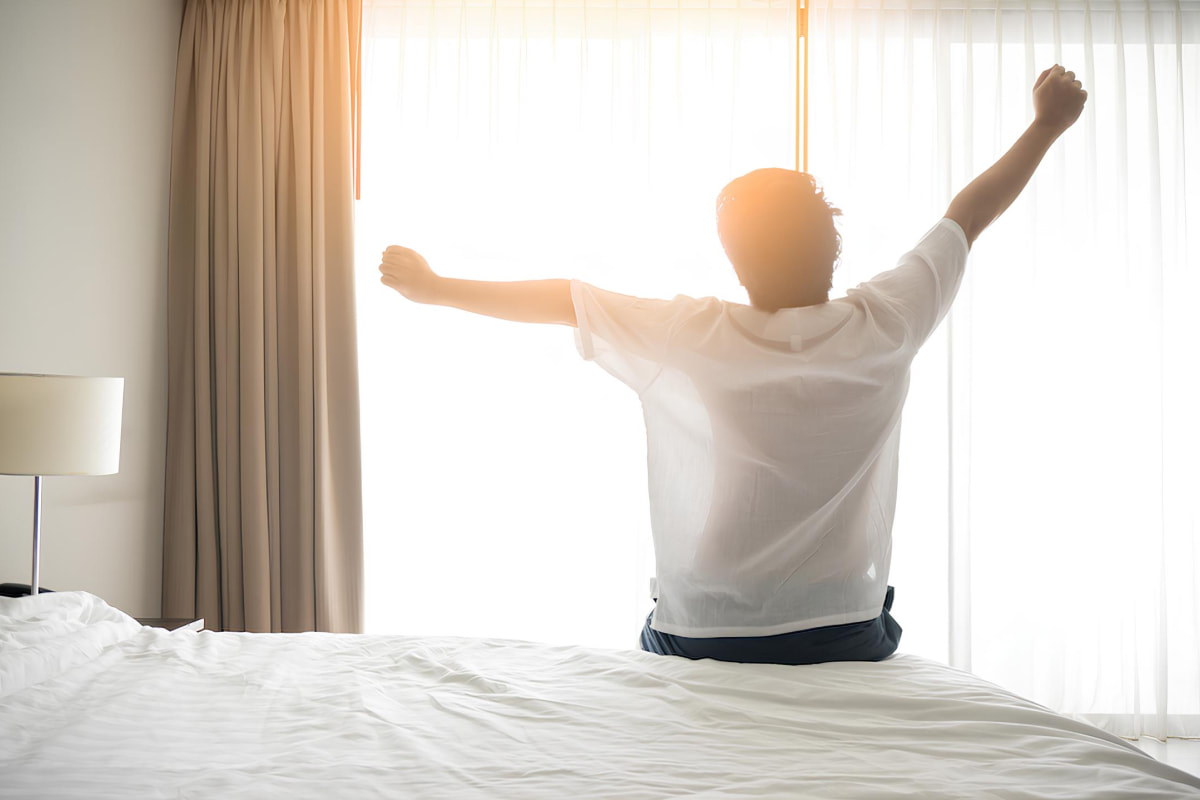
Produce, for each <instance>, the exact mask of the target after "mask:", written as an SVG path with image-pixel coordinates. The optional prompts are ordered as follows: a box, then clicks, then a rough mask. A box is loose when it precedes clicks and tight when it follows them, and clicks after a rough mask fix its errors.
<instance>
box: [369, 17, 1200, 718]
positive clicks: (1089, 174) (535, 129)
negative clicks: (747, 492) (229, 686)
mask: <svg viewBox="0 0 1200 800" xmlns="http://www.w3.org/2000/svg"><path fill="white" fill-rule="evenodd" d="M1196 9H1197V6H1196V5H1195V4H1194V3H1189V4H1178V3H1168V4H1162V5H1160V4H1157V3H1156V4H1154V5H1153V6H1146V5H1145V4H1144V3H1143V4H1129V3H1124V4H1122V5H1121V6H1120V11H1119V12H1118V10H1117V6H1116V5H1115V4H1114V3H1111V2H1099V0H1097V2H1092V3H1091V4H1090V5H1083V4H1078V3H1071V2H1068V1H1067V0H1059V2H1058V3H1057V5H1053V4H1052V5H1036V6H1030V5H1027V4H1025V3H1018V4H1011V3H1003V4H1001V5H1000V6H999V7H997V6H996V5H995V4H989V5H987V6H985V5H983V4H982V3H975V4H974V5H973V6H970V7H967V6H964V5H962V4H961V3H960V4H958V5H955V4H953V3H951V2H945V1H943V2H941V3H937V4H935V3H929V2H922V1H921V0H911V2H894V0H875V2H866V0H863V1H862V2H858V3H855V2H853V1H852V0H847V2H842V0H838V1H837V2H830V0H817V2H816V3H815V4H814V6H813V12H812V20H811V39H810V42H811V46H810V60H811V77H810V87H811V91H812V99H811V123H810V126H811V127H810V159H811V160H810V169H811V171H812V172H814V173H815V174H816V175H817V176H818V177H819V178H820V179H822V180H823V181H824V183H825V184H826V188H827V189H828V192H829V194H830V196H831V197H832V199H833V200H834V201H835V202H837V203H839V204H840V205H842V207H843V208H844V209H845V211H846V216H845V218H844V221H843V225H842V229H843V233H844V236H845V240H846V248H845V255H844V259H843V263H842V265H841V266H840V267H839V271H838V273H837V276H836V278H835V291H839V290H844V289H846V288H848V287H849V286H851V285H853V284H854V283H856V282H858V281H859V280H862V279H864V278H866V277H869V276H870V275H872V274H874V273H876V272H878V271H880V270H883V269H886V268H888V267H889V266H891V264H892V263H893V261H894V260H895V258H896V256H897V255H899V254H900V253H902V252H903V251H904V250H905V249H907V248H908V247H909V246H910V245H911V244H912V243H913V242H915V241H916V239H917V238H918V237H919V236H920V235H921V233H923V232H924V230H925V229H926V228H927V227H928V226H929V225H930V224H932V222H933V221H935V220H936V219H937V217H938V216H939V215H940V214H941V213H942V212H943V211H944V209H945V207H946V205H947V204H948V202H949V200H950V198H951V197H952V195H953V193H954V192H955V191H956V190H957V189H958V188H960V187H961V186H963V185H964V184H965V183H966V182H967V181H968V180H969V179H970V178H971V177H972V176H974V175H975V174H976V173H977V172H979V171H980V170H982V169H983V168H985V167H986V166H987V165H988V164H990V163H991V162H992V160H994V158H996V157H997V156H998V155H999V154H1000V153H1001V152H1003V150H1004V149H1005V148H1006V147H1007V146H1008V144H1010V143H1011V141H1012V140H1013V139H1014V138H1015V137H1016V135H1017V134H1018V133H1019V131H1020V130H1021V129H1022V128H1023V126H1024V125H1025V124H1027V122H1028V121H1029V119H1030V115H1031V108H1030V104H1029V88H1030V87H1031V86H1032V83H1033V80H1034V79H1035V78H1036V76H1037V74H1038V72H1039V71H1040V70H1041V69H1042V68H1044V67H1045V66H1048V65H1050V64H1051V63H1054V62H1055V61H1058V62H1061V63H1065V64H1067V65H1069V66H1070V67H1071V68H1073V69H1074V70H1075V71H1076V72H1077V73H1078V74H1079V75H1080V76H1081V78H1082V80H1083V81H1084V82H1085V84H1086V85H1087V87H1088V89H1089V91H1090V92H1091V94H1092V97H1091V100H1090V102H1089V105H1088V108H1087V110H1086V111H1085V113H1084V116H1083V118H1082V119H1081V120H1080V122H1079V124H1078V125H1077V126H1076V127H1075V128H1073V129H1072V130H1071V131H1070V132H1069V133H1068V134H1067V136H1066V137H1065V138H1064V139H1063V140H1062V142H1060V143H1059V144H1058V145H1057V146H1056V148H1055V150H1054V151H1053V153H1052V154H1051V155H1050V157H1049V158H1048V160H1047V163H1046V164H1045V165H1044V166H1043V168H1042V170H1041V171H1040V173H1039V174H1038V176H1037V177H1036V178H1035V180H1034V183H1033V185H1032V186H1031V188H1030V190H1029V191H1028V192H1027V194H1026V195H1025V196H1024V197H1023V198H1022V199H1021V200H1019V201H1018V203H1017V205H1016V206H1015V207H1014V208H1013V209H1012V210H1011V211H1010V212H1009V213H1008V215H1006V216H1005V217H1004V218H1003V219H1002V220H1001V221H1000V222H998V223H997V224H996V225H995V226H993V228H992V229H990V230H989V231H987V233H985V234H984V236H983V237H982V238H981V239H980V241H979V242H978V243H977V245H976V248H975V252H974V254H973V256H972V259H971V262H970V275H969V277H968V280H967V283H966V285H965V286H964V288H963V291H962V296H961V298H960V299H959V301H958V305H957V307H956V310H955V311H954V312H953V314H952V316H951V318H950V319H949V320H948V321H947V323H946V324H945V325H944V326H943V328H942V329H941V331H940V333H939V336H938V337H937V338H936V339H935V340H934V341H933V342H931V343H930V345H929V346H928V347H927V349H926V351H925V352H923V353H922V355H921V356H920V357H919V358H918V361H917V363H916V364H915V366H914V380H913V385H912V391H911V395H910V399H909V403H908V407H907V409H906V411H905V422H904V425H905V432H904V440H903V445H902V448H903V452H902V464H903V467H902V470H901V478H900V481H901V492H900V500H899V507H898V510H897V518H896V528H895V534H896V535H895V538H896V543H895V549H894V560H893V573H892V582H893V583H894V584H895V585H896V586H897V600H896V608H895V610H896V614H897V616H898V617H899V619H900V620H901V622H902V624H904V626H905V633H904V640H903V642H902V645H901V648H902V650H904V651H907V652H914V653H919V654H922V655H926V656H930V657H933V658H937V659H942V660H947V661H949V662H950V663H954V664H956V665H959V666H962V667H964V668H968V669H971V670H973V671H975V672H977V673H978V674H980V675H983V676H984V677H987V678H990V679H993V680H995V681H997V682H998V683H1001V684H1002V685H1005V686H1007V687H1010V688H1012V689H1014V690H1016V691H1019V692H1021V693H1023V694H1026V695H1029V696H1032V697H1034V698H1035V699H1038V700H1040V701H1042V702H1044V703H1046V704H1047V705H1050V706H1052V707H1054V708H1057V709H1060V710H1064V711H1067V712H1070V713H1076V714H1085V715H1089V716H1090V717H1091V718H1092V719H1094V720H1096V721H1099V722H1101V723H1102V724H1104V725H1106V726H1107V727H1109V728H1111V729H1112V730H1115V731H1117V732H1119V733H1122V734H1125V735H1135V734H1139V733H1151V734H1154V735H1159V736H1161V735H1166V734H1168V733H1170V734H1174V735H1180V734H1184V733H1189V734H1191V735H1197V734H1200V727H1198V726H1197V722H1198V721H1200V697H1198V694H1200V658H1198V654H1200V620H1198V618H1197V609H1198V608H1200V584H1198V583H1197V580H1198V576H1200V552H1198V548H1197V532H1196V517H1197V499H1196V495H1197V490H1196V487H1197V486H1200V457H1198V456H1197V453H1198V452H1200V423H1198V422H1197V417H1196V414H1195V411H1194V410H1195V409H1196V408H1200V396H1198V394H1200V378H1198V375H1197V364H1198V363H1200V358H1198V357H1197V353H1196V350H1197V345H1198V344H1200V330H1198V323H1197V321H1196V318H1195V317H1192V316H1190V315H1189V310H1190V307H1191V306H1192V304H1193V303H1194V302H1195V300H1194V298H1195V297H1196V296H1197V289H1198V288H1200V287H1198V286H1197V282H1198V280H1200V279H1198V277H1197V267H1196V242H1197V241H1200V235H1198V234H1200V231H1198V230H1197V225H1198V223H1197V214H1196V212H1195V209H1196V208H1197V207H1198V206H1197V204H1198V203H1200V197H1197V193H1198V191H1200V190H1198V188H1197V187H1200V178H1198V176H1197V175H1196V170H1197V169H1198V167H1197V163H1198V161H1200V158H1198V157H1197V156H1196V154H1195V150H1194V142H1195V141H1196V133H1195V132H1196V131H1197V130H1200V128H1198V127H1197V124H1198V123H1200V120H1197V118H1196V114H1197V108H1196V93H1195V87H1196V86H1200V65H1198V61H1197V42H1198V41H1200V30H1198V27H1197V26H1198V22H1197V11H1196ZM791 14H792V12H791V10H790V9H789V8H788V5H787V4H786V3H785V2H783V1H782V0H781V2H778V3H770V2H752V0H741V2H738V0H718V1H717V2H712V3H710V2H707V0H705V1H704V2H703V3H697V2H695V0H691V2H686V3H679V2H674V0H672V1H671V2H660V1H657V0H651V2H649V3H647V2H639V3H628V2H624V1H623V0H588V1H587V2H583V1H582V0H574V1H572V2H566V1H565V0H540V2H535V1H531V0H526V2H520V0H495V1H494V2H493V1H492V0H484V1H483V2H477V1H476V0H471V1H470V2H463V1H462V0H418V1H417V2H411V3H408V2H397V1H396V0H387V1H384V0H375V2H371V0H367V3H366V9H365V17H364V19H365V24H364V39H365V44H366V62H365V64H364V78H363V80H364V86H363V94H364V120H363V163H364V171H363V197H362V200H361V201H360V202H359V204H358V207H357V223H356V224H357V235H358V252H359V254H360V264H359V282H360V285H359V324H360V338H359V340H360V360H361V368H360V372H361V380H362V389H361V395H362V403H363V418H362V419H363V431H364V442H363V452H364V494H365V528H366V537H367V538H366V552H367V565H366V578H367V626H368V630H372V631H395V632H406V633H441V634H463V635H487V636H502V637H503V636H511V637H521V638H530V639H540V640H543V641H557V642H580V643H585V644H592V645H601V646H616V647H624V646H631V645H632V644H633V643H634V641H635V636H636V632H637V630H638V627H639V626H640V624H641V621H642V619H643V618H644V616H645V614H646V613H647V611H648V610H649V601H648V597H647V592H646V581H647V578H648V577H649V575H650V574H652V572H653V556H652V553H651V552H650V549H649V531H648V521H647V520H648V514H647V507H646V499H645V498H646V489H645V462H644V459H645V449H644V438H643V431H642V426H641V416H640V412H639V409H638V406H637V402H636V398H635V397H634V396H633V395H632V393H630V392H629V391H628V390H627V389H625V388H624V387H622V386H620V385H619V384H617V383H616V382H615V381H613V380H612V379H611V378H609V377H608V376H607V375H605V374H603V373H602V372H601V371H600V370H599V369H597V368H596V367H595V366H594V365H590V364H586V363H584V362H582V361H581V360H580V359H579V358H578V356H577V355H576V353H575V351H574V347H573V343H572V339H571V334H570V331H569V330H567V329H565V328H547V327H537V326H531V327H522V326H519V325H514V324H510V323H503V322H498V321H494V320H489V319H483V318H476V317H471V316H469V315H465V314H462V313H461V312H455V311H452V310H447V309H438V308H427V307H420V306H413V305H409V304H407V303H405V302H404V301H402V300H401V299H400V298H399V297H398V296H396V295H394V293H391V292H389V291H385V290H384V289H383V288H382V287H381V286H380V285H379V284H378V280H377V273H376V271H375V266H376V264H377V263H378V258H377V255H378V253H379V252H380V251H381V250H382V249H383V247H384V246H386V245H387V244H390V243H400V244H405V245H408V246H412V247H415V248H417V249H418V250H420V251H421V252H423V253H424V254H425V255H426V256H427V257H428V258H429V259H430V262H431V263H432V264H433V266H434V268H435V269H439V270H441V271H443V272H445V273H446V274H450V275H455V276H459V277H474V278H485V279H499V280H507V279H523V278H536V277H578V278H581V279H584V280H588V281H591V282H594V283H596V284H599V285H601V286H604V287H606V288H610V289H614V290H617V291H623V292H627V293H631V294H642V295H647V296H660V297H663V296H665V297H669V296H671V295H673V294H675V293H677V292H682V293H688V294H693V295H706V294H713V295H717V296H720V297H725V298H728V299H734V300H743V299H744V296H743V295H742V293H741V290H740V288H739V287H738V286H737V284H736V281H735V280H734V278H733V275H732V271H731V270H730V268H729V266H728V264H727V263H726V261H725V259H724V256H723V255H722V253H721V251H720V246H719V243H718V242H717V239H716V236H715V231H714V226H713V209H712V202H713V198H714V195H715V193H716V191H717V190H718V189H719V188H720V186H721V185H723V183H724V182H725V181H726V180H728V179H729V178H731V177H734V176H736V175H738V174H741V173H743V172H745V171H748V170H750V169H752V168H756V167H761V166H768V165H775V166H791V165H792V154H793V149H792V148H793V137H794V133H795V131H794V124H793V123H794V111H795V109H794V106H793V104H792V98H793V96H794V88H795V87H794V83H793V75H794V71H795V61H794V57H795V55H794V54H795V49H794V38H793V37H794V17H793V16H792V15H791ZM1188 136H1190V137H1191V139H1190V140H1189V139H1188V138H1187V137H1188ZM1189 141H1190V142H1191V143H1193V148H1192V152H1191V153H1187V152H1186V148H1185V143H1187V142H1189ZM1187 155H1191V156H1192V158H1191V159H1190V160H1189V159H1187V158H1186V156H1187ZM1189 208H1190V209H1191V216H1188V210H1189ZM1189 247H1190V248H1191V249H1190V250H1189V249H1188V248H1189Z"/></svg>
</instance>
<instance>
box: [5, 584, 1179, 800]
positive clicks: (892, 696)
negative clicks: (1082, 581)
mask: <svg viewBox="0 0 1200 800" xmlns="http://www.w3.org/2000/svg"><path fill="white" fill-rule="evenodd" d="M682 796H691V797H703V798H754V797H779V798H893V797H905V798H941V797H954V798H962V797H980V798H982V797H988V798H1002V797H1003V798H1009V797H1011V798H1017V797H1021V798H1025V797H1028V798H1067V797H1070V798H1121V799H1122V800H1126V799H1127V798H1172V799H1173V800H1177V799H1178V798H1185V797H1198V798H1200V778H1197V777H1194V776H1191V775H1189V774H1187V773H1184V772H1181V771H1180V770H1177V769H1174V768H1172V767H1169V766H1167V765H1165V764H1162V763H1159V762H1158V761H1155V760H1154V759H1152V758H1150V757H1149V756H1146V755H1144V754H1143V753H1142V752H1141V751H1140V750H1138V749H1137V748H1135V747H1133V746H1131V745H1130V744H1128V743H1126V742H1124V741H1122V740H1121V739H1119V738H1117V737H1115V736H1111V735H1109V734H1107V733H1105V732H1103V731H1101V730H1099V729H1097V728H1094V727H1092V726H1090V725H1087V724H1085V723H1082V722H1078V721H1074V720H1072V719H1069V718H1067V717H1064V716H1061V715H1058V714H1055V713H1053V712H1051V711H1048V710H1047V709H1045V708H1042V707H1041V706H1038V705H1036V704H1034V703H1032V702H1030V701H1028V700H1024V699H1022V698H1020V697H1017V696H1015V695H1013V694H1011V693H1009V692H1006V691H1004V690H1002V689H1000V688H998V687H996V686H993V685H991V684H988V683H986V682H984V681H982V680H980V679H978V678H976V677H973V676H971V675H969V674H967V673H964V672H960V671H957V670H954V669H950V668H948V667H945V666H942V665H940V664H937V663H934V662H932V661H929V660H926V659H922V658H918V657H915V656H911V655H896V656H893V657H892V658H890V659H888V660H887V661H884V662H881V663H877V664H873V663H853V664H847V663H843V664H821V665H816V666H805V667H783V666H774V665H742V664H725V663H718V662H712V661H687V660H684V659H679V658H673V657H663V656H656V655H650V654H647V653H642V652H638V651H633V650H630V651H620V650H599V649H589V648H582V647H562V646H549V645H541V644H532V643H528V642H519V641H504V640H475V639H459V638H413V637H404V636H351V635H334V634H320V633H306V634H243V633H212V632H209V631H186V630H180V631H173V632H168V631H166V630H163V629H159V628H147V627H142V626H141V625H139V624H138V623H137V622H136V621H134V620H133V619H131V618H130V617H128V616H126V615H125V614H123V613H121V612H120V611H117V610H116V609H113V608H111V607H109V606H108V605H106V604H105V603H104V602H103V601H102V600H101V599H99V598H97V597H94V596H92V595H89V594H86V593H81V592H68V593H56V594H44V595H41V596H40V597H37V598H19V599H4V600H0V797H20V798H34V797H63V798H74V797H80V798H82V797H87V798H102V797H122V798H127V797H137V798H154V797H172V798H175V797H185V798H193V797H204V798H207V797H221V798H240V797H253V798H268V797H289V798H291V797H297V798H303V797H314V798H316V797H320V798H330V797H337V798H358V797H388V798H394V797H405V798H410V797H411V798H476V797H478V798H522V799H524V798H530V799H533V798H601V797H603V798H622V799H628V800H634V799H635V798H664V797H682Z"/></svg>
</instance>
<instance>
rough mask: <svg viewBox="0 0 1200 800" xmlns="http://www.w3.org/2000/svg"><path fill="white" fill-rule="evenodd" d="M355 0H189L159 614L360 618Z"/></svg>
mask: <svg viewBox="0 0 1200 800" xmlns="http://www.w3.org/2000/svg"><path fill="white" fill-rule="evenodd" d="M360 15H361V9H360V4H359V0H322V1H321V2H318V1H317V0H266V1H264V0H189V2H188V3H187V5H186V7H185V10H184V20H183V27H182V31H181V35H180V48H179V59H178V64H177V71H176V91H175V115H174V132H173V147H172V164H171V201H170V202H171V209H170V240H169V264H168V271H169V281H168V282H169V286H168V292H169V298H168V317H169V318H168V364H169V366H168V372H169V387H168V404H169V409H168V432H167V479H166V510H165V519H164V532H163V537H164V538H163V614H164V615H165V616H178V617H182V616H189V615H196V616H202V617H204V618H205V620H206V622H207V624H208V626H209V627H211V628H213V629H217V630H252V631H302V630H314V629H315V630H328V631H344V632H355V631H358V630H360V629H361V625H362V622H361V620H362V512H361V477H360V474H361V468H360V456H359V449H360V447H359V421H358V379H357V355H356V323H355V307H354V294H353V291H354V289H353V287H354V284H353V254H354V250H353V197H354V188H355V177H354V169H355V164H356V160H355V159H356V152H355V150H356V148H355V114H356V106H357V97H356V80H357V74H356V73H357V69H358V66H357V58H358V51H357V49H358V36H359V31H360Z"/></svg>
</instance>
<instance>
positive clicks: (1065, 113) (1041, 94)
mask: <svg viewBox="0 0 1200 800" xmlns="http://www.w3.org/2000/svg"><path fill="white" fill-rule="evenodd" d="M1085 102H1087V92H1085V91H1084V90H1083V84H1082V83H1080V82H1079V81H1077V80H1075V73H1074V72H1069V71H1067V70H1066V69H1065V68H1064V67H1061V66H1059V65H1058V64H1055V65H1054V66H1053V67H1051V68H1050V69H1048V70H1046V71H1045V72H1043V73H1042V74H1041V75H1039V76H1038V79H1037V83H1035V84H1034V85H1033V110H1034V118H1035V119H1036V120H1037V121H1038V122H1040V123H1042V124H1044V125H1048V126H1050V127H1051V128H1052V129H1053V130H1055V131H1057V132H1059V133H1062V132H1063V131H1065V130H1066V129H1067V128H1069V127H1071V126H1072V125H1073V124H1075V120H1077V119H1079V115H1080V113H1081V112H1082V111H1083V104H1084V103H1085Z"/></svg>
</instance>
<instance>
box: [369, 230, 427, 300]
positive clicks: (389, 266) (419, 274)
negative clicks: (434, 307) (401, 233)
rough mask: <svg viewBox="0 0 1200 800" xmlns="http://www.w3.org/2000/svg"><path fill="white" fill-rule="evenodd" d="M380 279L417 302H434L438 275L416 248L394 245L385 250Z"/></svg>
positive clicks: (384, 283)
mask: <svg viewBox="0 0 1200 800" xmlns="http://www.w3.org/2000/svg"><path fill="white" fill-rule="evenodd" d="M379 271H380V273H382V277H381V278H380V281H381V282H382V283H383V285H384V286H390V287H391V288H393V289H395V290H396V291H397V292H399V293H400V294H402V295H404V296H405V297H407V298H408V299H409V300H412V301H413V302H416V303H432V302H434V299H435V297H436V294H437V292H436V290H437V282H438V280H439V278H438V276H437V275H436V274H434V271H433V270H432V269H430V268H429V264H428V263H427V262H426V261H425V259H424V258H422V257H421V254H420V253H418V252H417V251H416V250H410V249H409V248H407V247H400V246H399V245H395V244H394V245H392V246H391V247H389V248H388V249H387V250H384V251H383V262H382V263H381V264H380V265H379Z"/></svg>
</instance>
